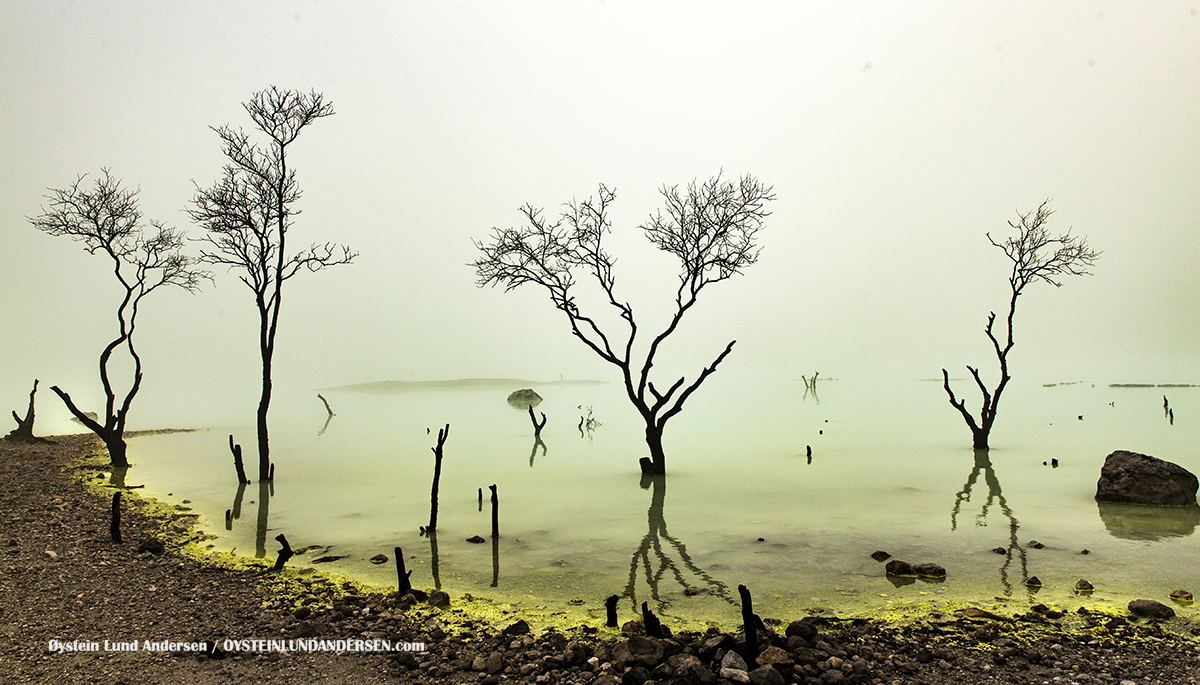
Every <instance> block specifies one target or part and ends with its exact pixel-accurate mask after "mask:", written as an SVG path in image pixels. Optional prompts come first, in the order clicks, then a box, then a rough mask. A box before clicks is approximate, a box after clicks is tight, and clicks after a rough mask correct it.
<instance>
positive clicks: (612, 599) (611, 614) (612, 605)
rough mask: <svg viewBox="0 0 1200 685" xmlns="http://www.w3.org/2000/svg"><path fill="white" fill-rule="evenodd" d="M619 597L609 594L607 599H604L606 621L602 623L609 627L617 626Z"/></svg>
mask: <svg viewBox="0 0 1200 685" xmlns="http://www.w3.org/2000/svg"><path fill="white" fill-rule="evenodd" d="M620 599H621V598H620V597H618V596H616V595H609V596H608V599H606V600H604V608H605V609H606V610H607V611H608V621H607V622H606V623H605V624H604V625H606V626H608V627H609V628H616V627H617V602H618V601H620Z"/></svg>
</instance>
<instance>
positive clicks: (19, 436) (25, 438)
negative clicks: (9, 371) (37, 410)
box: [3, 378, 54, 445]
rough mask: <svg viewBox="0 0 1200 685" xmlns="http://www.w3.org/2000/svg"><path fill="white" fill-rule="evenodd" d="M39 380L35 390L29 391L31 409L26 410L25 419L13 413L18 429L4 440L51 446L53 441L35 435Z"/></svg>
mask: <svg viewBox="0 0 1200 685" xmlns="http://www.w3.org/2000/svg"><path fill="white" fill-rule="evenodd" d="M37 387H38V379H36V378H35V379H33V390H30V391H29V408H28V409H26V410H25V418H23V419H22V418H21V417H20V416H19V415H18V414H17V412H15V411H14V412H13V413H12V417H13V420H14V421H16V422H17V427H16V428H14V429H12V430H11V431H9V433H8V435H6V436H4V438H3V439H4V440H8V441H9V442H44V443H49V444H51V445H53V444H54V441H53V440H47V439H46V438H39V437H36V436H34V434H33V416H34V414H33V397H34V395H36V394H37Z"/></svg>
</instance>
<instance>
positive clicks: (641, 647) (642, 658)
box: [612, 635, 663, 668]
mask: <svg viewBox="0 0 1200 685" xmlns="http://www.w3.org/2000/svg"><path fill="white" fill-rule="evenodd" d="M612 657H613V659H614V660H616V661H623V662H625V665H626V666H645V667H646V668H654V667H655V666H657V665H658V662H660V661H662V659H663V644H662V641H661V640H659V639H658V638H653V637H645V636H642V635H634V636H633V637H631V638H629V639H628V640H626V641H625V642H619V643H617V645H616V646H615V647H613V649H612Z"/></svg>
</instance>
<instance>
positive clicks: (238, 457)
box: [229, 434, 250, 485]
mask: <svg viewBox="0 0 1200 685" xmlns="http://www.w3.org/2000/svg"><path fill="white" fill-rule="evenodd" d="M229 451H230V452H233V468H234V469H236V470H237V477H238V483H241V484H243V485H249V484H250V479H249V478H247V477H246V464H245V462H243V461H242V446H241V445H235V444H233V435H232V434H231V435H230V436H229Z"/></svg>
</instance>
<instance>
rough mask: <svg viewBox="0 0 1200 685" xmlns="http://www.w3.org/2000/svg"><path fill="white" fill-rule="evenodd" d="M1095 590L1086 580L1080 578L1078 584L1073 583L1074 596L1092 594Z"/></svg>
mask: <svg viewBox="0 0 1200 685" xmlns="http://www.w3.org/2000/svg"><path fill="white" fill-rule="evenodd" d="M1095 589H1096V588H1095V587H1094V586H1093V585H1092V584H1091V583H1089V582H1087V581H1086V580H1084V579H1082V578H1080V579H1079V582H1078V583H1075V594H1084V593H1087V592H1092V591H1093V590H1095Z"/></svg>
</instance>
